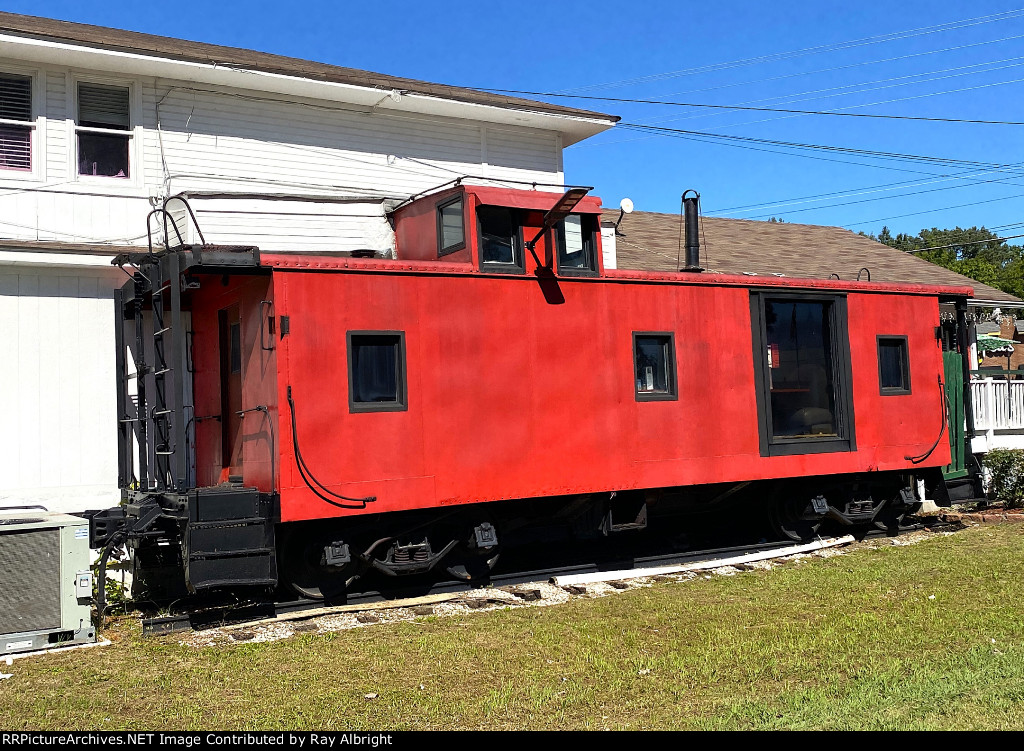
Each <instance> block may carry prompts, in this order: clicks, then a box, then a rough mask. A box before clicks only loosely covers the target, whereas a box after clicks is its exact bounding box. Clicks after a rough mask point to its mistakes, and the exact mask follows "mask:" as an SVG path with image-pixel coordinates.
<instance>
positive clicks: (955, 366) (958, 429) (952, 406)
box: [942, 351, 968, 480]
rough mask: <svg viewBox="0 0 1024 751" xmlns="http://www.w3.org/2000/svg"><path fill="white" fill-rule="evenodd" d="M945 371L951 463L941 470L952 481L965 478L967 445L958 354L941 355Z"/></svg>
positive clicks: (962, 373)
mask: <svg viewBox="0 0 1024 751" xmlns="http://www.w3.org/2000/svg"><path fill="white" fill-rule="evenodd" d="M942 365H943V370H944V371H945V381H946V399H947V403H948V404H949V414H948V415H947V417H948V418H949V422H948V423H947V424H948V425H949V429H948V431H947V432H948V433H949V455H950V458H951V462H950V463H949V464H948V465H946V467H944V468H943V470H942V476H943V477H945V478H946V479H947V480H954V479H957V478H960V477H966V476H967V474H968V473H967V445H966V435H965V432H964V423H965V418H964V372H963V362H962V359H961V355H960V353H959V352H952V351H947V352H943V353H942Z"/></svg>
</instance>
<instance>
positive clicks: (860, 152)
mask: <svg viewBox="0 0 1024 751" xmlns="http://www.w3.org/2000/svg"><path fill="white" fill-rule="evenodd" d="M619 127H622V128H629V129H631V130H639V131H646V132H652V133H665V134H669V135H676V134H681V135H686V136H701V137H704V138H711V139H714V140H724V141H739V142H743V143H758V144H766V145H770V146H780V147H782V148H789V149H807V150H813V151H826V152H836V153H841V154H851V155H854V156H865V157H869V158H873V159H888V160H895V161H909V162H917V163H923V164H936V165H942V166H965V167H988V168H993V169H995V168H999V167H1002V166H1004V165H999V164H996V163H994V162H979V161H975V160H971V159H954V158H952V157H938V156H928V155H924V154H904V153H900V152H895V151H875V150H873V149H855V148H852V147H848V146H830V145H827V144H813V143H800V142H795V141H780V140H777V139H771V138H755V137H754V136H734V135H725V134H722V133H710V132H707V131H699V130H684V129H681V128H664V127H661V126H657V125H648V124H646V123H621V124H620V126H619Z"/></svg>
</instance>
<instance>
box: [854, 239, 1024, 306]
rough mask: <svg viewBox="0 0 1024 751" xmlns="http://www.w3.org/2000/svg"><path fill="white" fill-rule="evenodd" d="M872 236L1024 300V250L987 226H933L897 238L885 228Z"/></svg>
mask: <svg viewBox="0 0 1024 751" xmlns="http://www.w3.org/2000/svg"><path fill="white" fill-rule="evenodd" d="M869 237H872V238H873V239H875V240H877V241H878V242H880V243H883V244H884V245H888V246H889V247H891V248H896V249H898V250H902V251H905V252H910V251H921V252H918V253H916V255H917V256H918V257H919V258H923V259H924V260H926V261H929V262H931V263H934V264H936V265H938V266H942V267H944V268H947V269H949V270H951V271H955V272H957V273H958V274H963V275H964V276H966V277H970V278H971V279H974V280H975V281H979V282H981V283H982V284H987V285H989V286H990V287H996V288H997V289H1001V290H1003V291H1004V292H1009V293H1010V294H1011V295H1016V296H1017V297H1024V247H1021V246H1019V245H1007V244H1006V242H1005V241H1004V240H1000V239H999V236H998V235H996V234H995V233H993V232H992V231H991V230H987V229H985V228H984V227H970V228H968V229H963V228H961V227H954V228H953V229H939V228H938V227H932V228H931V229H922V230H921V231H920V232H919V233H918V234H916V235H909V234H906V233H903V232H901V233H900V234H898V235H896V236H895V237H893V235H892V233H891V232H890V231H889V228H888V227H882V231H881V232H879V233H878V236H877V237H875V236H874V235H869ZM925 248H929V250H924V249H925Z"/></svg>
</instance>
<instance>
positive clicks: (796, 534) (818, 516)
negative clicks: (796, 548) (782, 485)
mask: <svg viewBox="0 0 1024 751" xmlns="http://www.w3.org/2000/svg"><path fill="white" fill-rule="evenodd" d="M815 500H816V498H815V499H812V498H811V496H810V494H807V493H799V492H793V493H788V492H786V491H785V490H783V491H780V492H779V493H777V494H776V495H775V498H774V502H773V504H772V507H771V512H770V519H771V523H772V526H773V527H774V528H775V531H776V532H778V533H779V534H780V535H782V536H783V537H786V538H788V539H790V540H794V541H796V542H807V541H808V540H812V539H814V538H815V537H816V536H817V534H818V532H819V530H820V529H821V524H822V522H823V521H824V520H825V517H824V514H822V513H820V512H819V511H817V510H816V509H815Z"/></svg>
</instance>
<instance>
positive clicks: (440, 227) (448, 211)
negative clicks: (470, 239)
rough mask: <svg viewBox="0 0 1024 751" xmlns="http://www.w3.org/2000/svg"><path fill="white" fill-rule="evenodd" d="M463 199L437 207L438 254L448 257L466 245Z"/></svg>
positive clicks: (440, 204) (456, 199)
mask: <svg viewBox="0 0 1024 751" xmlns="http://www.w3.org/2000/svg"><path fill="white" fill-rule="evenodd" d="M462 222H463V218H462V197H461V196H460V197H458V198H455V199H453V200H451V201H445V202H444V203H439V204H438V205H437V254H438V256H444V255H448V254H449V253H454V252H455V251H456V250H460V249H461V248H463V247H465V245H466V235H465V230H464V229H463V223H462Z"/></svg>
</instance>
